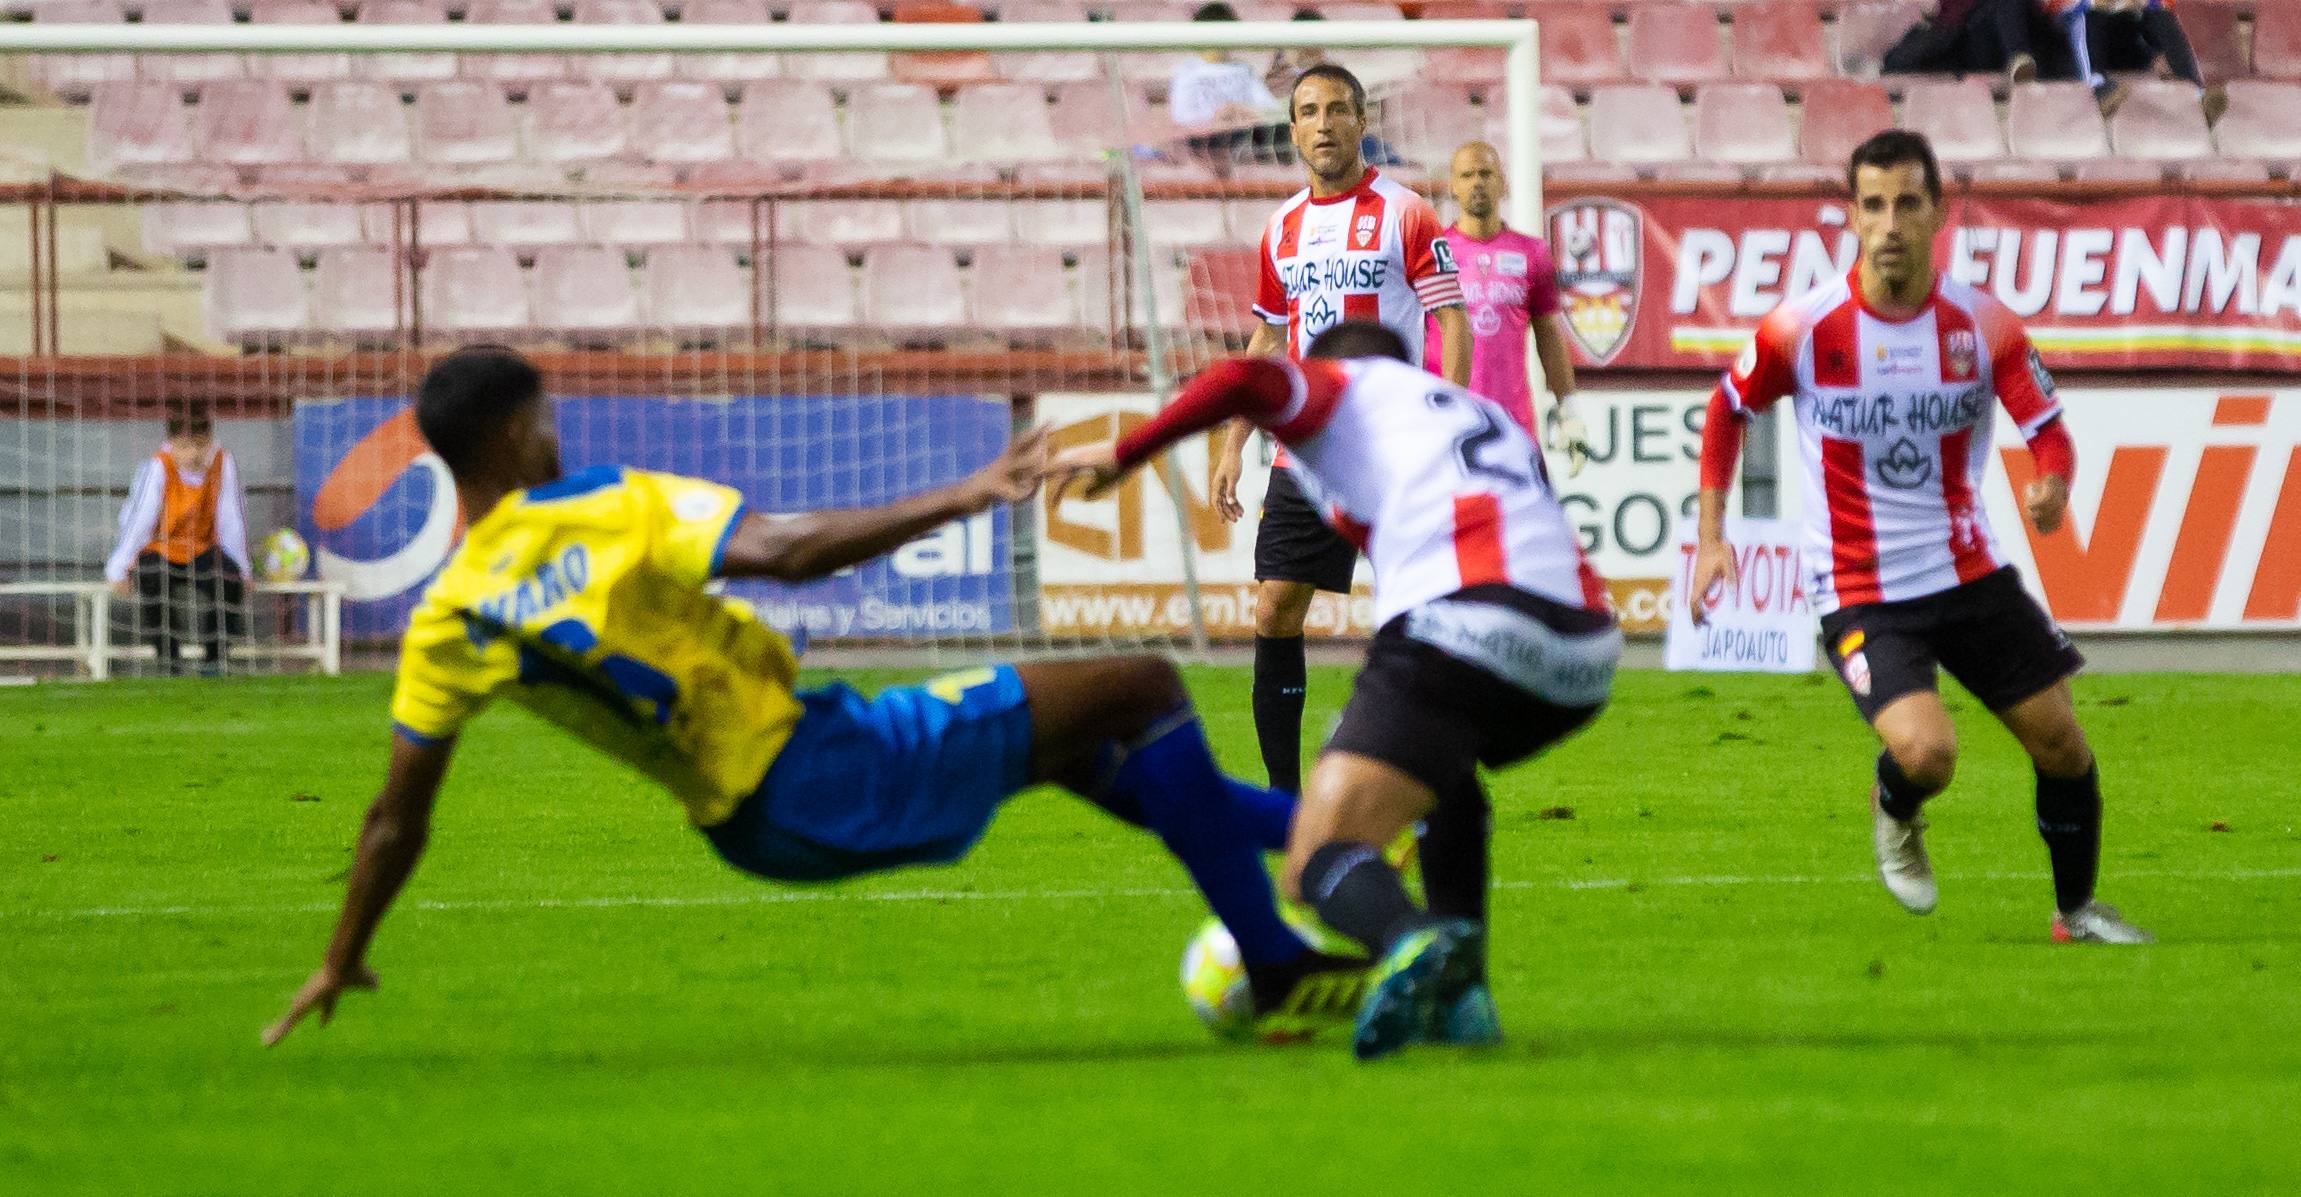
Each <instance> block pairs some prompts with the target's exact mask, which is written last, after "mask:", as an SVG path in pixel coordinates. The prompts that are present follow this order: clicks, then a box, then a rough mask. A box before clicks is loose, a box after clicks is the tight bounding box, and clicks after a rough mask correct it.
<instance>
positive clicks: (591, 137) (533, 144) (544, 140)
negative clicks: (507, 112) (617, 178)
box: [527, 79, 631, 163]
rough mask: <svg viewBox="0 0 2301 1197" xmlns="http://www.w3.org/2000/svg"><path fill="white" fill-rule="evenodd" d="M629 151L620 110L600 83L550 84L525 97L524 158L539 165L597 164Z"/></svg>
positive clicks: (627, 134)
mask: <svg viewBox="0 0 2301 1197" xmlns="http://www.w3.org/2000/svg"><path fill="white" fill-rule="evenodd" d="M630 146H631V133H630V130H629V129H628V128H627V127H626V126H625V122H624V112H623V105H621V104H619V103H617V102H616V100H615V93H614V92H613V91H612V90H610V89H609V88H608V86H607V84H605V83H600V82H592V81H586V82H580V83H579V82H575V81H572V80H566V79H554V80H551V81H550V82H547V83H539V84H537V85H536V86H535V87H534V89H533V90H531V91H529V92H528V93H527V155H528V157H530V158H533V159H535V160H537V161H540V162H555V163H576V162H597V161H600V160H602V159H607V158H620V157H622V156H623V155H624V154H625V153H626V152H627V151H628V150H629V149H630Z"/></svg>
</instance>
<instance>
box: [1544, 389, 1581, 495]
mask: <svg viewBox="0 0 2301 1197" xmlns="http://www.w3.org/2000/svg"><path fill="white" fill-rule="evenodd" d="M1542 429H1543V433H1544V436H1543V447H1544V448H1546V449H1548V450H1550V451H1551V452H1552V453H1563V454H1565V455H1566V476H1567V477H1568V478H1572V477H1575V476H1577V475H1579V474H1580V473H1581V472H1582V467H1583V466H1586V465H1588V464H1590V428H1589V425H1587V424H1584V423H1583V422H1582V413H1581V412H1580V411H1579V410H1577V409H1576V408H1575V406H1574V397H1573V396H1571V395H1560V396H1559V397H1558V402H1556V403H1553V404H1551V405H1550V414H1549V415H1548V416H1546V417H1544V418H1543V421H1542Z"/></svg>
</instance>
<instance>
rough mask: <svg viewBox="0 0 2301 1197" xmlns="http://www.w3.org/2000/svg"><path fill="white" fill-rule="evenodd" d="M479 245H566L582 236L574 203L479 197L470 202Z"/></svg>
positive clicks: (473, 237) (581, 238)
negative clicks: (485, 198)
mask: <svg viewBox="0 0 2301 1197" xmlns="http://www.w3.org/2000/svg"><path fill="white" fill-rule="evenodd" d="M471 231H472V241H473V242H474V243H476V244H480V245H520V246H527V245H567V244H571V243H573V242H577V241H581V240H583V239H584V236H583V226H582V222H580V221H578V220H577V219H576V216H575V205H574V204H571V203H562V202H559V201H556V200H480V201H478V202H475V203H473V204H472V205H471Z"/></svg>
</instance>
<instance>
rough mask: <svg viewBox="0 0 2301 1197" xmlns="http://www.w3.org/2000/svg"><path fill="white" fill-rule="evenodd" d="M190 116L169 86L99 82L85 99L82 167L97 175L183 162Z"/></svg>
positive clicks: (190, 145) (188, 149) (192, 155)
mask: <svg viewBox="0 0 2301 1197" xmlns="http://www.w3.org/2000/svg"><path fill="white" fill-rule="evenodd" d="M198 157H199V151H198V148H197V143H196V142H194V141H193V140H192V114H191V112H190V110H189V109H187V108H186V107H185V106H184V99H183V95H182V93H180V92H179V91H178V90H177V89H176V88H175V87H174V86H172V85H169V84H165V83H104V84H99V85H97V86H96V87H95V89H94V90H92V91H91V92H90V93H89V96H88V164H89V165H90V166H92V167H94V168H95V169H96V170H97V171H98V172H99V173H109V172H112V171H117V170H122V169H136V168H140V167H152V166H174V165H183V164H189V163H191V162H193V161H196V160H197V159H198Z"/></svg>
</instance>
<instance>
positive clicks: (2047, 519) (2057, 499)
mask: <svg viewBox="0 0 2301 1197" xmlns="http://www.w3.org/2000/svg"><path fill="white" fill-rule="evenodd" d="M2021 510H2022V514H2024V515H2027V516H2028V517H2029V525H2030V527H2033V528H2035V529H2037V532H2038V535H2040V536H2051V535H2053V534H2054V533H2055V532H2058V531H2060V530H2061V517H2062V516H2063V515H2066V514H2068V512H2069V479H2067V478H2064V477H2062V476H2061V475H2059V474H2047V475H2046V476H2045V477H2043V478H2040V479H2038V480H2037V481H2035V482H2032V483H2030V484H2029V485H2028V486H2027V487H2025V488H2023V489H2022V492H2021Z"/></svg>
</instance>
